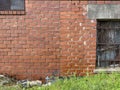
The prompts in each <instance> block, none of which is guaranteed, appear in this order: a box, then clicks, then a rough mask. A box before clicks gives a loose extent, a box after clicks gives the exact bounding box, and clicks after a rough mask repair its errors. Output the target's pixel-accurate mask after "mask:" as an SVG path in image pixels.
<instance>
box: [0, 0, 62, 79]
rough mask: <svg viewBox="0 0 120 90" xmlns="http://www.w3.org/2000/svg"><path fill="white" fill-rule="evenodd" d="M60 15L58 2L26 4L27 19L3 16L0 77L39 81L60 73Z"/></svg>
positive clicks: (32, 1)
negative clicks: (1, 74) (2, 75)
mask: <svg viewBox="0 0 120 90" xmlns="http://www.w3.org/2000/svg"><path fill="white" fill-rule="evenodd" d="M59 13H60V12H59V2H58V1H39V0H37V1H35V0H26V14H25V15H0V22H1V23H0V73H3V74H9V75H12V76H16V77H17V78H18V79H25V78H28V79H39V78H41V76H42V77H45V76H46V75H51V74H52V73H53V72H59V64H60V63H59V61H60V57H59V55H60V49H59V45H60V31H59V23H60V22H59V17H60V14H59ZM58 74H59V73H58Z"/></svg>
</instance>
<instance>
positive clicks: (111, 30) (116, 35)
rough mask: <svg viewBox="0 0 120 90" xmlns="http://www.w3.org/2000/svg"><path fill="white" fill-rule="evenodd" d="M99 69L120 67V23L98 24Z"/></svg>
mask: <svg viewBox="0 0 120 90" xmlns="http://www.w3.org/2000/svg"><path fill="white" fill-rule="evenodd" d="M96 64H97V67H119V66H120V21H112V20H109V21H98V23H97V63H96Z"/></svg>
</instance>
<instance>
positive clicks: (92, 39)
mask: <svg viewBox="0 0 120 90" xmlns="http://www.w3.org/2000/svg"><path fill="white" fill-rule="evenodd" d="M63 3H64V4H66V5H65V6H66V7H64V6H63V5H64V4H63ZM87 4H88V2H87V1H81V2H79V1H72V2H70V1H66V2H62V3H61V4H60V5H61V7H63V8H62V9H61V12H60V16H61V18H60V20H61V26H60V29H61V30H60V32H61V33H60V36H61V44H60V47H61V49H62V50H61V65H60V67H61V73H62V74H63V75H64V74H71V73H73V72H76V73H77V74H78V75H84V74H86V72H93V69H94V68H95V58H96V29H95V27H96V23H95V21H94V20H89V19H87V7H86V5H87ZM68 7H69V9H68V10H66V9H64V8H68ZM66 72H67V73H66Z"/></svg>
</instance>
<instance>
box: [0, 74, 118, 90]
mask: <svg viewBox="0 0 120 90" xmlns="http://www.w3.org/2000/svg"><path fill="white" fill-rule="evenodd" d="M0 90H120V74H119V73H112V74H104V73H101V74H97V75H92V76H85V77H74V76H73V77H71V78H70V79H67V78H65V79H64V80H57V81H56V82H55V83H53V84H52V85H51V86H43V87H33V88H29V89H21V88H20V87H18V86H14V87H1V88H0Z"/></svg>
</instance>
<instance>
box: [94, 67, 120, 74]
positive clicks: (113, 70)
mask: <svg viewBox="0 0 120 90" xmlns="http://www.w3.org/2000/svg"><path fill="white" fill-rule="evenodd" d="M101 72H105V73H112V72H118V73H120V67H115V68H97V69H95V70H94V73H95V74H98V73H101Z"/></svg>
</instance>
